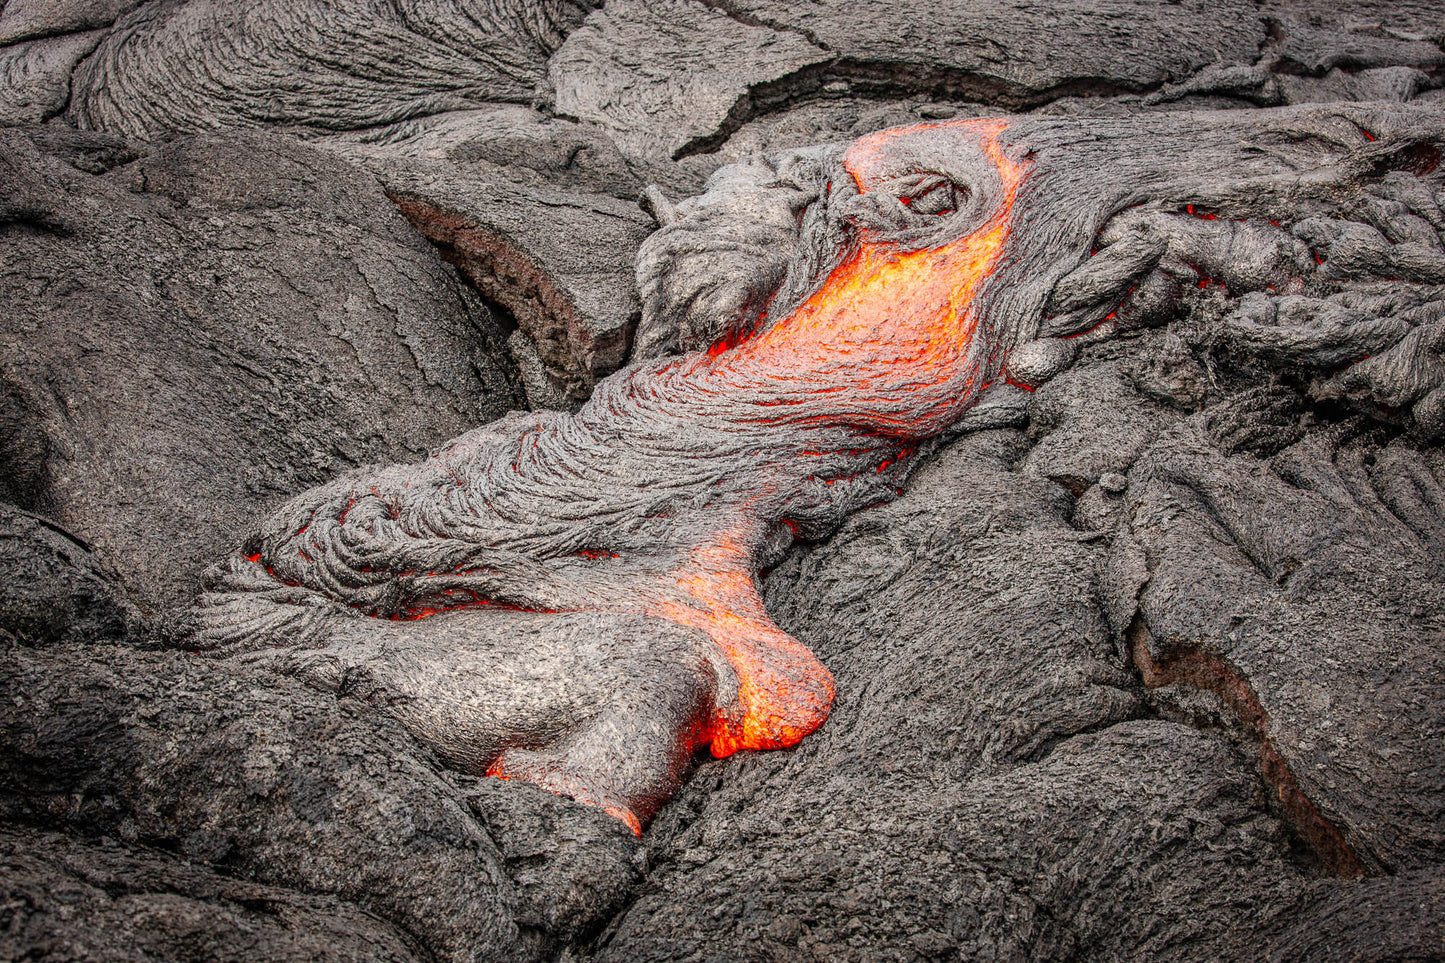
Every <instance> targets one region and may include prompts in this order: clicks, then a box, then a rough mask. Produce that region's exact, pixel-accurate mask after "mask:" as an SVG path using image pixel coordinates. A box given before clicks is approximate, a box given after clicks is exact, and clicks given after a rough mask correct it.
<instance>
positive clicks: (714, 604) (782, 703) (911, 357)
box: [651, 121, 1024, 757]
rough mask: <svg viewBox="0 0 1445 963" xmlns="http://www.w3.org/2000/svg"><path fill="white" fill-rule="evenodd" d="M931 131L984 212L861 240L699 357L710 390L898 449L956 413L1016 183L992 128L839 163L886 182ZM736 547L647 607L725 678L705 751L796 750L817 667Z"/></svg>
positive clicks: (972, 386)
mask: <svg viewBox="0 0 1445 963" xmlns="http://www.w3.org/2000/svg"><path fill="white" fill-rule="evenodd" d="M942 126H949V127H954V128H959V129H961V130H965V131H968V132H969V133H972V134H974V135H976V136H977V138H978V146H979V147H980V148H981V149H982V150H983V152H984V153H985V155H986V156H987V157H988V158H989V159H990V160H991V161H992V162H993V164H994V165H995V167H996V168H997V171H998V176H999V180H1000V183H1001V185H1002V196H1001V199H1000V201H999V203H998V204H997V205H996V207H995V208H994V210H993V212H992V214H991V215H989V216H988V217H987V219H986V220H985V222H984V223H983V224H982V225H981V226H979V227H978V228H976V229H975V230H973V231H971V232H970V233H968V234H966V235H965V236H963V237H960V238H957V239H956V240H953V241H950V242H948V243H945V244H942V245H940V246H937V247H932V248H923V249H918V250H900V249H899V248H898V247H897V246H896V245H894V244H890V243H887V242H885V241H872V242H870V238H869V237H868V236H866V235H865V236H863V237H862V238H860V243H859V244H858V246H857V247H856V248H855V249H854V250H853V251H852V253H851V254H850V255H849V256H848V257H846V258H845V259H844V261H843V262H842V263H841V264H839V265H838V267H837V268H835V269H834V270H833V272H832V273H831V274H830V275H829V277H828V279H827V281H826V282H825V283H824V284H823V286H822V287H821V288H820V289H819V290H818V291H817V292H816V293H815V294H814V295H813V296H812V297H810V298H808V300H807V301H806V302H804V303H803V304H802V305H801V306H800V307H798V309H797V310H795V311H793V312H792V313H791V314H790V315H788V316H787V317H786V318H783V319H782V320H780V321H779V322H778V323H777V324H775V325H773V326H772V327H771V328H768V329H767V330H765V331H763V332H762V333H761V334H758V335H756V336H755V337H752V338H749V339H747V340H744V341H742V342H741V343H740V344H737V345H735V346H729V347H725V348H724V349H723V350H720V351H714V352H709V354H708V355H707V356H705V359H706V360H705V364H706V365H707V368H706V369H705V370H704V371H702V372H700V373H701V374H702V375H703V377H704V378H705V379H707V380H708V381H709V382H711V383H712V388H713V390H719V391H729V392H732V393H733V394H734V396H737V397H742V398H748V397H752V398H755V399H758V400H756V402H755V403H756V404H759V405H763V406H765V408H766V409H767V410H765V411H763V412H760V413H759V416H758V417H759V418H760V419H768V420H774V419H782V420H787V421H789V422H791V423H794V424H820V425H821V424H846V425H850V426H854V427H858V428H862V429H867V430H871V431H875V432H878V433H881V434H885V435H888V436H891V437H894V438H898V439H900V440H901V441H906V440H909V439H917V438H924V437H927V436H929V435H933V434H936V433H938V432H939V431H942V430H943V429H944V428H946V427H947V426H948V425H949V424H951V423H952V422H953V420H954V419H955V418H957V417H958V415H959V414H960V413H961V411H962V410H963V409H964V408H965V407H967V405H968V404H969V403H970V402H971V401H972V398H973V396H974V395H975V394H976V391H977V389H978V388H980V387H982V385H981V384H980V381H981V379H983V378H984V377H985V376H986V375H985V372H984V370H983V366H984V363H985V361H986V358H985V354H984V353H985V352H986V351H987V347H988V346H987V345H984V344H981V343H980V339H976V338H975V333H976V332H977V330H978V326H979V319H978V318H977V317H976V315H975V311H974V302H975V298H976V296H977V294H978V292H979V291H980V289H981V287H982V286H983V285H984V284H985V283H986V282H987V280H988V278H989V277H990V275H991V274H992V272H993V269H994V267H995V265H996V264H997V262H998V259H999V256H1000V254H1001V253H1002V251H1003V248H1004V243H1005V241H1006V240H1007V238H1008V233H1009V215H1010V212H1011V210H1012V207H1013V203H1014V198H1015V196H1016V194H1017V191H1018V187H1019V185H1020V184H1021V183H1022V181H1023V176H1024V168H1023V166H1022V165H1021V164H1020V163H1017V162H1015V161H1012V160H1010V159H1009V158H1007V157H1005V155H1004V152H1003V149H1002V147H1001V146H1000V145H999V144H998V142H997V139H996V138H997V135H998V134H999V133H1000V132H1001V131H1002V130H1003V129H1004V126H1005V125H1004V122H1002V121H961V122H956V123H954V124H949V125H926V126H924V127H912V128H905V129H899V130H891V131H883V132H881V133H878V134H874V135H872V136H870V137H865V138H863V139H862V140H859V141H858V142H857V143H856V144H854V145H853V147H852V148H851V149H850V150H849V151H848V153H847V155H846V156H845V158H844V166H845V167H846V168H847V170H848V172H849V173H850V174H851V175H852V177H853V179H854V181H855V183H856V184H857V186H858V189H859V191H860V193H867V192H868V191H870V190H873V189H875V188H876V187H877V186H878V185H879V184H881V183H883V182H884V180H885V179H886V177H887V171H886V163H887V160H888V158H889V154H890V148H891V147H893V146H894V145H895V142H896V141H898V140H899V139H900V138H906V137H909V136H911V135H914V134H917V133H918V132H919V131H922V130H932V129H936V128H938V127H942ZM895 176H896V175H895ZM799 383H801V385H802V387H803V390H804V396H803V397H802V398H801V399H792V400H791V402H792V403H790V404H788V405H787V407H786V409H785V410H779V408H780V405H781V403H780V402H779V401H778V400H777V398H778V395H776V394H774V393H770V392H769V391H768V388H769V387H770V386H772V387H773V389H774V391H775V392H776V391H777V390H778V388H777V386H783V385H797V384H799ZM901 447H903V445H902V444H900V448H901ZM884 464H885V465H886V464H888V462H887V461H885V462H884ZM879 470H880V471H881V470H882V469H881V468H880V469H879ZM742 542H743V540H742V539H741V538H739V537H737V536H736V533H734V535H733V536H732V537H729V538H725V539H724V540H723V541H721V542H720V543H719V544H717V545H715V546H712V547H709V548H706V549H698V550H696V551H694V552H693V555H692V565H690V566H689V567H688V568H686V569H685V570H683V571H681V572H678V573H676V576H677V584H678V587H679V588H680V589H681V590H682V592H683V594H684V596H685V600H683V601H663V602H661V603H659V604H657V605H655V606H653V607H652V610H651V611H652V614H656V615H661V616H663V617H666V618H668V619H671V620H673V621H675V622H679V623H682V624H684V625H690V626H694V627H696V628H699V629H702V630H703V631H705V632H707V633H708V634H709V635H710V636H711V638H712V640H713V641H714V642H715V643H716V644H717V645H718V647H719V648H720V649H721V650H722V651H723V653H724V654H725V655H726V656H727V659H728V661H729V663H730V664H731V665H732V667H733V669H734V670H735V671H736V673H737V676H738V680H739V700H738V701H739V702H740V704H741V706H742V718H741V719H733V718H727V717H725V716H722V715H720V717H719V719H718V720H717V723H716V725H715V728H714V731H713V732H712V734H711V735H712V745H711V748H712V752H713V755H715V756H719V757H721V756H727V755H730V754H731V753H733V752H736V751H737V750H739V749H773V748H781V747H786V746H791V745H794V744H796V743H797V742H798V741H799V740H801V739H802V738H803V737H804V736H806V735H808V734H809V733H811V732H813V731H815V730H816V729H817V728H818V727H819V726H821V725H822V724H823V722H824V721H826V719H827V717H828V712H829V709H830V708H831V705H832V699H833V693H834V689H833V679H832V676H831V674H830V673H829V672H828V670H827V669H826V668H825V667H824V666H823V664H822V663H821V662H819V661H818V659H817V658H816V657H815V656H814V655H813V653H812V652H811V651H810V650H809V649H808V648H807V647H806V646H804V645H802V644H801V643H799V642H798V641H797V640H795V639H793V638H792V637H791V636H789V635H787V634H786V633H785V632H783V631H782V630H781V629H779V628H778V627H777V626H776V625H774V624H773V623H772V621H771V620H770V619H769V618H768V616H767V614H766V613H765V612H764V611H763V605H762V601H761V599H760V598H759V597H758V593H757V590H756V588H755V587H754V584H753V573H752V567H751V559H750V558H749V557H748V555H747V553H746V551H745V550H744V549H743V548H742V547H741V546H742Z"/></svg>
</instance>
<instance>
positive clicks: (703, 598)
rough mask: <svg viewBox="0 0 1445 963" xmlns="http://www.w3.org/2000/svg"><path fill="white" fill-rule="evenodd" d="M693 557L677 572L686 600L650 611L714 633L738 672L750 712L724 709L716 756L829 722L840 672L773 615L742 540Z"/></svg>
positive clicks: (768, 745)
mask: <svg viewBox="0 0 1445 963" xmlns="http://www.w3.org/2000/svg"><path fill="white" fill-rule="evenodd" d="M692 561H693V566H692V567H690V568H688V569H686V570H684V571H682V572H679V573H677V586H678V588H679V589H681V590H682V594H683V595H684V597H685V599H686V601H681V600H672V599H663V600H660V601H659V602H658V603H657V604H656V605H655V607H654V608H653V609H652V611H651V612H650V613H649V614H653V615H658V616H661V617H662V618H666V619H670V620H671V621H673V622H677V623H679V624H681V625H687V626H691V627H693V628H696V629H701V630H702V631H704V632H706V633H707V634H708V636H709V638H711V639H712V641H713V643H714V644H716V645H717V647H718V648H719V649H721V650H722V652H723V655H724V656H726V657H727V660H728V663H729V664H730V665H731V666H732V667H733V670H734V671H735V672H736V673H737V677H738V703H739V705H740V706H741V707H742V716H741V718H731V717H729V716H727V715H725V714H722V713H720V714H719V716H718V718H717V720H716V721H715V722H714V725H713V730H712V732H711V734H710V735H711V738H712V745H711V748H712V754H713V755H714V756H717V757H718V758H722V757H724V756H730V755H732V754H733V753H735V752H737V751H738V750H739V749H784V748H787V747H788V746H792V745H796V744H797V743H798V742H799V740H801V739H802V738H803V737H804V736H806V735H807V734H808V733H810V732H813V731H815V730H816V729H817V728H818V727H819V726H821V725H822V724H823V723H824V722H826V721H827V719H828V710H829V708H830V707H831V706H832V704H833V676H832V674H831V673H830V672H829V671H828V670H827V668H826V667H825V666H824V665H823V663H821V662H819V661H818V657H817V656H815V655H813V653H812V651H811V650H809V648H808V647H807V646H806V645H803V644H802V643H800V642H799V641H798V640H796V639H794V638H793V637H792V636H790V635H788V634H787V633H786V632H784V631H783V630H782V629H780V628H778V627H777V626H776V625H774V624H773V621H772V619H770V618H768V615H767V612H765V611H764V610H763V600H762V599H761V598H759V597H758V592H757V588H756V587H755V586H754V584H753V574H752V570H751V566H750V565H749V564H748V563H749V559H748V556H747V553H746V551H745V550H744V549H743V548H742V546H741V544H740V543H739V542H737V541H735V540H733V539H731V538H727V539H724V540H722V542H721V543H720V544H719V545H716V546H707V547H704V548H699V549H696V550H694V551H693V553H692Z"/></svg>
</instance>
